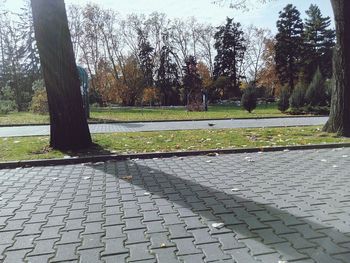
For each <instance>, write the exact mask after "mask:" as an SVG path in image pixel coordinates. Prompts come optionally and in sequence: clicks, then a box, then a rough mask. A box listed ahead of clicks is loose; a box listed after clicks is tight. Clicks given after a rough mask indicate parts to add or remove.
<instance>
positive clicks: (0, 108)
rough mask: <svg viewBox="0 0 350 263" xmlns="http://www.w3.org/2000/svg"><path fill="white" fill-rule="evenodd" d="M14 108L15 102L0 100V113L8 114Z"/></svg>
mask: <svg viewBox="0 0 350 263" xmlns="http://www.w3.org/2000/svg"><path fill="white" fill-rule="evenodd" d="M15 110H16V103H15V102H14V101H12V100H0V114H8V113H9V112H11V111H15Z"/></svg>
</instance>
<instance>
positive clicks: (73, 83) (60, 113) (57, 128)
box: [31, 0, 92, 150]
mask: <svg viewBox="0 0 350 263" xmlns="http://www.w3.org/2000/svg"><path fill="white" fill-rule="evenodd" d="M31 4H32V12H33V19H34V29H35V36H36V41H37V46H38V50H39V55H40V61H41V66H42V70H43V76H44V80H45V85H46V91H47V97H48V102H49V112H50V132H51V137H50V145H51V147H53V148H55V149H59V150H78V149H83V148H86V147H88V146H90V145H91V143H92V142H91V136H90V131H89V127H88V124H87V120H86V117H85V113H84V110H83V100H82V96H81V91H80V81H79V75H78V70H77V66H76V62H75V59H74V52H73V45H72V42H71V36H70V32H69V28H68V21H67V14H66V9H65V4H64V1H63V0H31Z"/></svg>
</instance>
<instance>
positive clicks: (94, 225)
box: [0, 148, 350, 263]
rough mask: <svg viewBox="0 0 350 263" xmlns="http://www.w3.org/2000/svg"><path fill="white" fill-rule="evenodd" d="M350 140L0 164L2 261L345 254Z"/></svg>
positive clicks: (285, 258) (329, 259) (332, 257)
mask: <svg viewBox="0 0 350 263" xmlns="http://www.w3.org/2000/svg"><path fill="white" fill-rule="evenodd" d="M349 171H350V148H345V149H337V150H332V149H327V150H307V151H291V152H271V153H253V154H233V155H220V156H217V157H209V156H201V157H186V158H169V159H150V160H129V161H118V162H115V161H113V162H106V163H97V164H85V165H69V166H56V167H36V168H22V169H16V170H0V262H3V263H14V262H15V263H18V262H23V261H25V262H33V263H40V262H67V263H68V262H82V263H89V262H93V263H96V262H107V263H108V262H111V263H112V262H113V263H115V262H142V263H155V262H160V263H172V262H189V263H200V262H230V263H234V262H235V263H252V262H265V263H278V262H299V263H301V262H303V263H309V262H310V263H311V262H318V263H321V262H325V263H333V262H337V263H348V262H349V259H350V223H349V222H350V193H349V189H350V174H349Z"/></svg>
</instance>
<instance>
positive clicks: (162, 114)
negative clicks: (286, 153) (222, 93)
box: [0, 104, 288, 125]
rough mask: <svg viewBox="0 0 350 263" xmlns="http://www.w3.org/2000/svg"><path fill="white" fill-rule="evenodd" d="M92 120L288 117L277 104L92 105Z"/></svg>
mask: <svg viewBox="0 0 350 263" xmlns="http://www.w3.org/2000/svg"><path fill="white" fill-rule="evenodd" d="M90 116H91V119H90V120H89V122H90V123H101V122H113V121H119V122H123V121H160V120H203V119H225V118H263V117H288V115H286V114H283V113H281V112H280V111H279V110H278V109H277V106H276V105H275V104H269V105H259V106H258V107H257V108H256V109H255V110H254V111H253V112H252V113H248V112H247V111H245V110H243V109H242V108H241V107H238V106H220V105H218V106H210V107H209V111H207V112H188V111H186V109H185V108H183V107H180V108H143V109H142V108H92V110H91V113H90ZM47 123H49V116H48V115H40V114H34V113H31V112H12V113H9V114H6V115H0V125H23V124H47Z"/></svg>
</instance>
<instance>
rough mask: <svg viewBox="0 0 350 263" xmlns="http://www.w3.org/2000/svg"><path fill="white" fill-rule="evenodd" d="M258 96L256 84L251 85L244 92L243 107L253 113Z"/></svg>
mask: <svg viewBox="0 0 350 263" xmlns="http://www.w3.org/2000/svg"><path fill="white" fill-rule="evenodd" d="M256 102H257V96H256V88H255V85H254V84H249V85H248V87H247V88H246V89H245V90H244V93H243V96H242V100H241V105H242V107H243V108H244V109H245V110H247V111H248V112H249V113H251V112H252V111H253V110H254V109H255V108H256Z"/></svg>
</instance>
